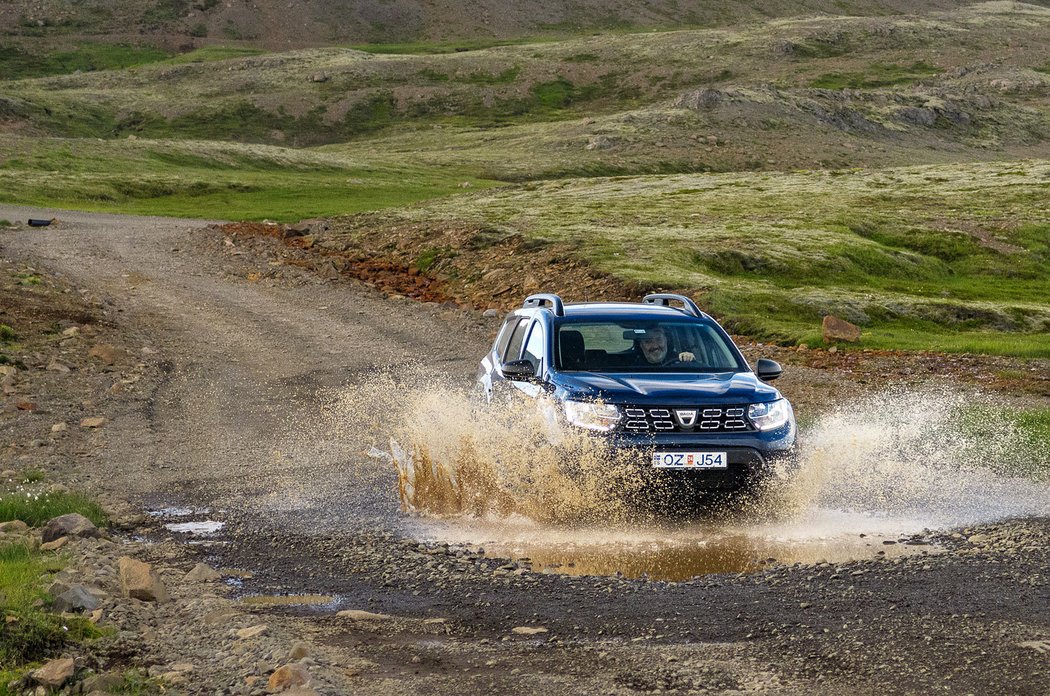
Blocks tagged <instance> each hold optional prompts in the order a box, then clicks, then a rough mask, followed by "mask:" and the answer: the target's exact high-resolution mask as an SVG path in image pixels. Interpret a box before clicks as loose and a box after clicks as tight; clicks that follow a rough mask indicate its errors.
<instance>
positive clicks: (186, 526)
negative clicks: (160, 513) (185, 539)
mask: <svg viewBox="0 0 1050 696" xmlns="http://www.w3.org/2000/svg"><path fill="white" fill-rule="evenodd" d="M225 526H226V523H225V522H216V521H215V520H201V521H200V522H169V523H168V524H166V525H164V528H165V529H167V530H168V531H170V532H175V533H176V534H191V535H194V536H211V535H212V534H215V533H217V532H218V531H219V530H221V529H222V528H223V527H225Z"/></svg>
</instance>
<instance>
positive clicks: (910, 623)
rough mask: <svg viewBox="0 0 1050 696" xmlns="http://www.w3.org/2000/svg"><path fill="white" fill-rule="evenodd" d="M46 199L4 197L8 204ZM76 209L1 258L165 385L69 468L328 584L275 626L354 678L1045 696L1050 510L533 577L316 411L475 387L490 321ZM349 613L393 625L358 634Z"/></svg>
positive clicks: (430, 688)
mask: <svg viewBox="0 0 1050 696" xmlns="http://www.w3.org/2000/svg"><path fill="white" fill-rule="evenodd" d="M51 215H52V213H48V212H47V211H39V210H34V209H29V208H17V207H11V206H0V218H7V219H12V220H15V219H24V218H26V217H29V216H34V217H51ZM58 217H59V223H58V224H57V225H55V226H53V227H48V228H42V229H33V230H29V229H26V228H23V229H22V230H19V231H17V232H14V233H7V234H4V235H3V236H0V255H2V256H4V257H6V258H8V259H11V260H14V261H16V262H19V263H24V264H28V265H30V266H33V267H36V268H40V269H43V270H45V271H47V272H49V273H52V274H54V275H56V276H57V277H59V278H61V279H63V280H64V281H65V282H67V283H69V284H70V285H71V286H73V287H75V288H78V289H81V290H82V294H83V295H84V297H85V298H91V299H93V300H95V301H98V302H100V303H101V304H100V305H99V306H100V307H101V308H102V309H103V311H105V312H106V318H107V319H108V320H109V321H111V322H112V324H113V326H114V327H115V329H116V330H119V331H120V332H121V333H122V334H123V335H124V336H125V337H126V343H127V345H129V346H131V347H133V348H134V350H135V351H136V353H137V354H138V356H139V359H140V360H141V363H142V364H143V365H144V367H143V375H144V376H143V385H145V386H146V387H147V388H145V389H140V390H138V391H136V393H135V394H134V395H132V396H129V397H128V398H127V399H125V400H124V401H123V402H122V403H121V404H120V406H119V407H118V408H117V409H116V410H115V411H114V412H113V413H112V414H111V421H110V422H109V423H108V424H107V426H106V429H105V438H104V443H103V444H104V446H98V447H96V448H95V449H93V450H92V451H90V452H85V453H81V455H82V456H79V457H78V459H77V462H78V463H77V466H76V467H74V468H71V469H70V470H69V471H68V475H69V476H70V477H71V479H72V480H73V481H74V482H75V483H77V484H78V485H84V486H87V487H89V488H91V489H93V490H96V491H100V492H102V493H104V494H106V495H108V496H111V497H113V496H115V497H120V498H122V499H125V500H127V501H129V502H130V503H132V504H133V505H135V506H138V507H140V508H142V509H146V510H159V509H162V508H168V507H177V506H185V507H189V508H192V509H194V510H197V511H198V512H197V513H196V514H193V515H190V517H189V518H187V519H197V520H200V519H204V518H207V519H215V520H220V521H222V522H224V523H225V528H224V529H223V531H222V532H221V534H220V536H219V537H218V539H219V540H221V541H223V542H228V543H223V544H213V545H207V546H200V547H196V548H199V553H200V554H201V555H202V556H203V557H204V558H206V559H207V560H209V562H211V563H213V564H215V565H222V566H227V567H237V568H244V569H247V570H249V571H251V573H252V574H253V577H251V578H250V579H247V580H245V581H244V583H243V586H242V587H241V591H243V592H246V593H260V594H267V595H270V594H300V593H316V594H322V595H330V596H332V597H333V598H334V599H333V600H332V602H331V603H329V604H326V605H324V606H321V607H313V608H310V607H274V608H273V609H272V613H271V619H272V621H273V622H281V621H286V622H290V623H292V624H294V625H296V626H299V627H300V628H301V629H302V630H304V631H308V632H309V633H310V634H311V635H312V636H313V639H314V640H315V641H318V642H322V643H324V644H325V645H326V646H327V649H329V650H331V651H336V652H339V651H342V653H343V654H344V656H345V659H344V662H346V663H348V662H349V661H351V660H364V661H365V662H364V664H367V665H368V666H367V667H366V668H365V669H363V670H358V672H359V674H358V676H355V677H354V679H356V681H355V682H354V687H353V691H354V692H355V693H409V692H416V693H434V694H443V693H450V694H451V693H456V694H460V693H493V692H502V691H508V692H523V693H539V692H553V693H570V692H572V693H603V694H605V693H638V692H663V693H799V692H801V691H802V690H806V691H808V692H811V693H814V694H843V693H850V694H868V693H871V694H876V693H878V694H883V693H930V692H943V693H959V694H967V693H973V694H993V693H1002V694H1047V693H1050V688H1048V686H1047V684H1048V683H1050V682H1048V680H1047V676H1048V674H1050V590H1048V586H1047V570H1048V567H1050V566H1048V561H1050V520H1048V519H1047V518H1045V517H1030V518H1024V519H1014V520H1007V521H1003V522H997V523H993V524H987V525H981V526H971V527H968V528H965V529H953V530H943V531H938V532H928V533H925V534H921V535H918V536H916V537H914V538H913V539H910V541H913V542H918V541H921V542H923V543H930V544H932V546H930V547H929V549H930V551H931V553H929V554H913V555H908V556H904V557H901V558H886V557H883V556H879V555H876V556H875V557H873V558H872V559H870V560H865V561H853V562H845V563H826V562H825V563H818V564H811V565H800V564H796V565H772V566H771V567H769V568H767V569H765V570H762V571H760V572H756V573H751V574H747V575H744V574H740V575H736V574H715V575H708V576H704V577H701V578H697V579H695V580H692V581H689V582H681V583H667V582H659V581H650V580H647V579H644V578H643V579H629V578H622V577H602V576H594V577H573V576H566V575H559V574H555V573H541V572H532V570H533V569H532V568H531V566H530V564H529V563H528V562H526V561H522V562H513V561H507V560H501V559H494V558H488V557H487V556H485V555H484V554H479V553H477V552H476V550H472V549H469V548H464V547H458V546H456V545H452V546H447V545H443V544H435V543H427V542H425V541H420V539H419V538H418V536H417V533H418V531H419V528H420V522H418V521H416V520H411V519H408V518H406V517H405V516H404V515H403V514H402V513H400V511H399V506H398V500H397V495H396V487H395V482H396V479H395V476H394V473H393V471H392V470H391V468H390V467H389V466H388V465H387V464H385V463H384V462H382V461H381V460H377V459H371V458H369V457H367V456H365V454H364V452H363V448H364V441H363V440H362V441H361V442H357V441H355V438H354V434H353V433H347V432H345V431H343V430H337V431H332V429H331V425H330V424H326V422H325V419H324V418H323V417H322V406H323V405H324V403H325V402H326V398H328V395H331V394H332V393H338V392H339V391H340V390H344V389H346V388H347V385H348V384H349V385H353V384H354V383H358V382H360V381H362V380H366V379H368V378H369V376H370V375H373V374H375V373H376V372H377V371H381V370H383V369H384V368H387V367H390V366H395V365H399V364H402V363H405V362H423V363H425V364H426V365H427V366H428V367H432V368H433V369H434V371H435V374H442V375H449V376H451V379H453V380H456V381H465V380H467V379H469V377H470V376H471V375H472V373H473V370H474V366H475V364H476V359H477V356H479V355H480V354H481V353H482V352H483V351H484V349H485V346H486V344H487V343H488V341H489V340H490V337H491V333H492V331H493V330H494V328H495V325H494V324H493V322H492V320H486V319H483V318H482V317H481V316H480V315H477V314H475V313H472V312H464V311H460V310H458V309H454V308H444V307H440V306H423V305H419V304H416V303H412V302H409V301H404V300H400V301H399V300H391V299H388V298H386V297H384V296H383V295H381V294H379V293H377V292H375V291H374V290H371V289H369V288H366V287H363V286H360V285H355V284H349V283H343V282H326V281H324V280H322V279H319V278H314V277H306V276H305V275H304V276H303V277H301V278H299V277H292V276H290V277H288V278H284V279H273V278H268V277H262V278H261V279H260V278H258V277H253V276H252V274H251V268H252V267H253V265H252V264H256V265H257V264H258V263H259V261H258V259H254V258H251V257H250V255H249V254H247V253H245V254H243V255H242V254H241V252H240V251H239V250H238V249H235V248H231V247H230V245H228V244H226V243H225V242H224V241H223V240H222V237H221V235H219V234H217V233H215V232H213V231H205V230H202V229H201V227H202V226H203V225H204V224H205V221H188V220H168V219H158V218H137V217H124V216H114V215H100V214H87V213H74V212H60V213H58ZM204 510H207V511H208V512H204ZM152 531H153V533H156V534H163V531H162V530H159V528H158V529H154V530H152ZM170 537H171V535H170V534H169V535H168V538H170ZM902 541H908V540H902ZM196 548H195V549H194V553H196V552H197V550H196ZM934 551H939V552H934ZM537 570H538V569H537ZM340 608H360V609H367V610H370V611H374V612H382V613H385V614H389V615H392V616H394V617H395V618H394V619H390V620H388V621H385V622H379V623H376V624H374V625H372V624H370V625H368V626H367V627H357V628H355V629H351V630H348V629H347V628H346V627H345V623H340V622H339V621H338V620H336V619H335V617H334V612H335V610H336V609H340ZM425 619H443V620H444V622H443V623H440V624H437V623H432V624H422V623H421V621H422V620H425ZM423 626H426V628H425V630H424V628H423ZM434 626H440V627H441V630H440V631H438V632H437V633H435V631H434ZM515 627H533V628H541V627H542V628H543V629H546V630H545V631H544V632H536V633H533V634H531V635H530V634H529V633H528V632H520V631H519V632H517V633H515V632H513V631H512V629H513V628H515ZM209 692H215V693H224V691H223V687H221V685H220V686H219V687H216V688H214V689H212V688H209Z"/></svg>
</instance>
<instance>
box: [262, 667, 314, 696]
mask: <svg viewBox="0 0 1050 696" xmlns="http://www.w3.org/2000/svg"><path fill="white" fill-rule="evenodd" d="M309 683H310V672H309V670H307V669H306V667H305V666H304V665H301V664H299V663H297V662H293V663H292V664H288V665H284V666H283V667H278V668H277V671H275V672H274V673H273V674H271V675H270V679H269V681H268V682H267V683H266V686H267V688H268V689H269V690H270V691H285V690H287V689H294V688H296V687H300V686H306V685H307V684H309Z"/></svg>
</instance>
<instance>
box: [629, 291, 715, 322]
mask: <svg viewBox="0 0 1050 696" xmlns="http://www.w3.org/2000/svg"><path fill="white" fill-rule="evenodd" d="M671 302H681V303H682V304H683V305H685V307H684V310H685V312H686V313H687V314H692V315H693V316H694V317H697V318H698V319H710V317H709V316H708V315H707V314H706V313H705V312H703V311H702V310H701V309H700V308H699V307H697V306H696V303H695V302H693V301H692V300H690V299H689V298H688V297H686V296H685V295H675V294H672V293H656V294H653V295H646V296H645V297H643V298H642V303H643V304H651V305H660V306H661V307H670V306H671Z"/></svg>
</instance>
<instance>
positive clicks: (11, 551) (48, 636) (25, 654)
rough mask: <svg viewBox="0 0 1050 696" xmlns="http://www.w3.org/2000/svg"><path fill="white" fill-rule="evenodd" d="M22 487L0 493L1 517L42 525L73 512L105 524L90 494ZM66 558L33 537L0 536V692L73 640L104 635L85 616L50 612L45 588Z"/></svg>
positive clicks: (30, 524) (0, 518)
mask: <svg viewBox="0 0 1050 696" xmlns="http://www.w3.org/2000/svg"><path fill="white" fill-rule="evenodd" d="M33 490H34V489H33V488H32V487H31V488H29V489H23V488H22V487H21V486H18V487H17V488H16V489H15V490H10V491H8V492H6V493H3V494H0V521H11V520H21V521H22V522H25V523H26V524H27V525H29V526H31V527H33V526H40V525H42V524H44V523H45V522H46V521H47V520H49V519H51V518H53V517H57V516H59V515H64V514H67V513H70V512H77V513H80V514H82V515H84V516H85V517H88V518H89V519H91V520H92V521H93V522H95V523H96V524H100V525H104V524H105V522H106V516H105V514H104V513H103V512H102V510H101V508H100V507H99V506H98V505H97V504H96V503H94V502H93V501H91V500H90V499H89V498H87V497H86V496H83V495H81V494H77V493H49V494H48V493H40V494H37V493H33V492H32V491H33ZM64 565H65V561H64V559H63V557H62V556H61V555H60V554H59V555H56V554H55V553H53V552H42V551H40V550H39V548H38V547H37V546H36V545H35V544H33V543H31V541H30V539H29V537H27V536H21V537H20V536H19V535H18V534H17V533H14V534H6V535H4V538H3V539H2V540H0V609H2V612H3V616H4V623H3V624H2V625H0V695H5V694H8V693H12V692H10V691H9V690H8V688H7V685H8V683H9V682H11V681H12V680H14V679H18V678H20V677H21V676H22V674H24V673H25V672H26V671H28V670H29V669H32V668H34V667H35V666H36V665H38V664H39V663H41V662H42V661H44V660H46V659H48V658H50V657H54V656H56V655H58V654H59V653H61V652H62V651H63V650H64V649H66V648H67V647H68V646H70V645H74V644H77V643H81V642H84V641H87V640H90V639H92V638H97V637H99V636H101V635H102V632H101V631H100V630H99V629H98V628H96V627H95V625H94V624H93V623H91V622H90V621H89V620H88V619H87V618H86V617H81V616H71V615H58V614H53V613H51V612H50V611H49V607H50V604H51V601H52V597H51V596H50V595H49V594H48V593H47V592H46V591H45V588H46V587H47V585H48V584H49V583H50V581H51V578H52V577H53V575H54V574H55V573H57V572H58V571H60V570H62V568H63V567H64Z"/></svg>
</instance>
